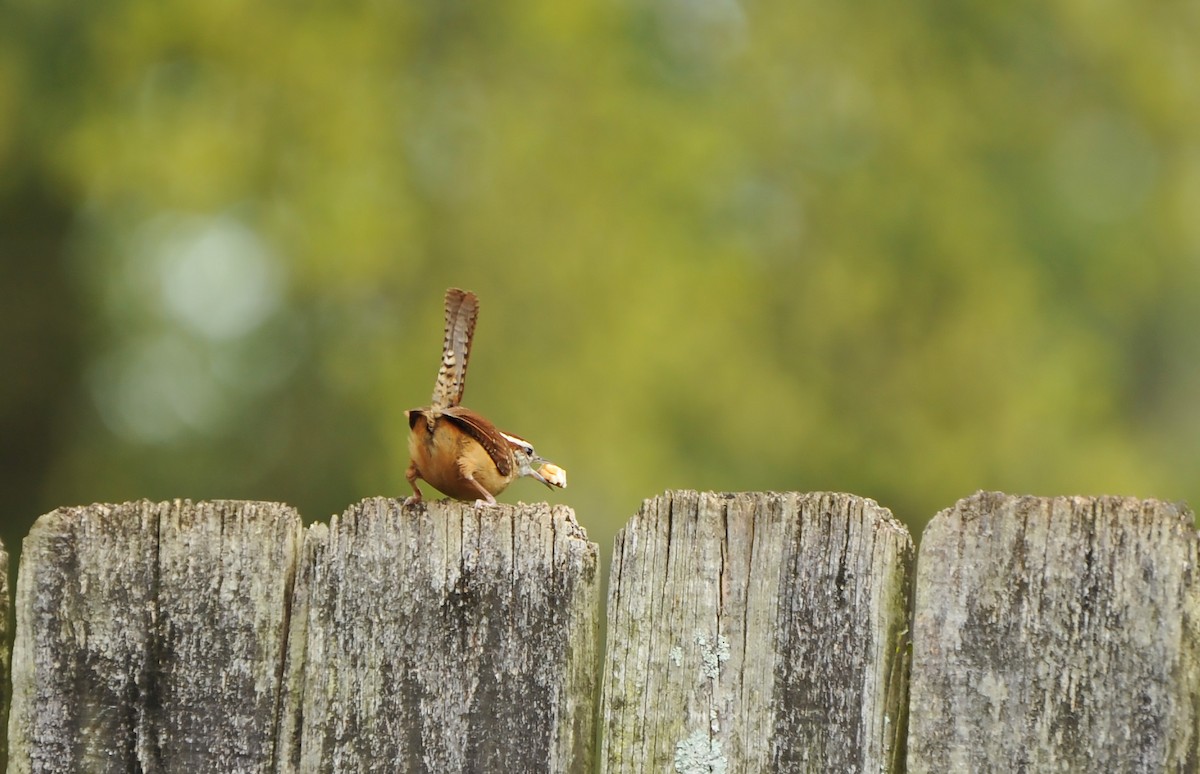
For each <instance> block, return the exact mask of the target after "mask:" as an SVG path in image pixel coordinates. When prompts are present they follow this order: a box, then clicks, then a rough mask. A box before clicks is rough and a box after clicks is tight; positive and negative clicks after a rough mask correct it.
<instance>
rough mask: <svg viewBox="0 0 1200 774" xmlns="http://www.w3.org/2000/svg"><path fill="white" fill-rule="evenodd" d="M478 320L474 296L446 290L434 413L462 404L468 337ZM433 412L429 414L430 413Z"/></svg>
mask: <svg viewBox="0 0 1200 774" xmlns="http://www.w3.org/2000/svg"><path fill="white" fill-rule="evenodd" d="M478 317H479V299H478V298H476V297H475V294H474V293H471V292H468V291H466V290H459V289H458V288H450V289H449V290H447V291H446V336H445V338H444V339H443V340H442V365H441V367H440V368H439V369H438V375H437V383H436V384H434V386H433V400H431V401H430V408H431V409H433V412H438V411H443V410H445V409H448V408H450V407H451V406H457V405H458V404H459V403H461V402H462V396H463V391H464V390H465V389H466V387H467V360H468V359H469V358H470V357H471V337H472V336H473V335H474V334H475V320H476V318H478ZM431 413H432V412H431Z"/></svg>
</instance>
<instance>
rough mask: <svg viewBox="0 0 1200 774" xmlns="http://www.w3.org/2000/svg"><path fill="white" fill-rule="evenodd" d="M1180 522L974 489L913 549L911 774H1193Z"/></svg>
mask: <svg viewBox="0 0 1200 774" xmlns="http://www.w3.org/2000/svg"><path fill="white" fill-rule="evenodd" d="M1196 553H1197V552H1196V534H1195V531H1194V528H1193V517H1192V514H1191V513H1190V512H1189V511H1188V510H1187V509H1186V508H1183V507H1180V506H1176V505H1170V504H1167V503H1162V502H1158V501H1154V500H1134V499H1121V498H1112V497H1103V498H1083V497H1070V498H1068V497H1058V498H1037V497H1009V496H1005V495H1000V494H996V493H980V494H977V495H975V496H974V497H971V498H968V499H965V500H962V501H960V502H959V503H958V504H957V505H956V506H955V507H953V508H950V509H948V510H946V511H943V512H942V513H940V514H939V515H938V516H937V517H936V518H935V519H934V520H933V521H932V522H930V524H929V526H928V528H927V529H926V530H925V534H924V537H923V539H922V543H921V556H920V560H919V562H918V571H917V583H916V608H915V610H916V612H915V616H914V624H913V667H912V688H911V699H912V703H911V724H910V733H909V742H908V751H909V757H908V768H909V771H910V772H918V773H919V772H947V771H971V772H987V771H996V772H1044V771H1129V772H1162V771H1195V770H1197V767H1198V765H1200V762H1198V759H1197V742H1198V740H1197V722H1198V718H1197V704H1198V703H1200V692H1198V687H1200V664H1198V651H1197V633H1198V626H1200V624H1198V621H1200V618H1198V617H1197V613H1198V612H1200V609H1198V605H1197V600H1198V596H1197V588H1196V575H1195V572H1196Z"/></svg>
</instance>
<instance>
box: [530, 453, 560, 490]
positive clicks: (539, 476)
mask: <svg viewBox="0 0 1200 774" xmlns="http://www.w3.org/2000/svg"><path fill="white" fill-rule="evenodd" d="M543 461H544V460H540V459H539V460H538V462H543ZM529 475H530V476H532V477H533V478H535V479H537V480H538V481H541V482H542V483H543V484H545V485H546V488H547V489H553V488H554V484H551V483H550V482H549V481H547V480H546V477H545V476H543V475H542V474H541V473H538V472H537V471H536V470H530V471H529Z"/></svg>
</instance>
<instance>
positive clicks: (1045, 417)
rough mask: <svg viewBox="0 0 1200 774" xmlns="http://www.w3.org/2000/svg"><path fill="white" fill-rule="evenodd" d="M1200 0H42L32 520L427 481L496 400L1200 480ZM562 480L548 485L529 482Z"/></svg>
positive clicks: (610, 452) (14, 237)
mask: <svg viewBox="0 0 1200 774" xmlns="http://www.w3.org/2000/svg"><path fill="white" fill-rule="evenodd" d="M1197 40H1200V6H1197V5H1196V4H1195V3H1190V2H1184V1H1183V0H1163V2H1158V3H1152V4H1146V3H1135V2H1133V1H1132V0H1112V1H1111V2H1106V3H1080V2H1075V1H1074V0H1051V1H1050V2H1048V3H1046V2H1036V3H1035V2H1030V1H1029V0H1016V1H1015V2H1009V3H980V2H976V3H972V2H965V3H964V2H957V3H948V2H944V1H943V0H918V1H917V2H915V3H908V4H903V5H896V4H885V3H878V2H867V3H864V4H861V5H860V4H853V3H852V4H846V3H841V4H839V3H814V2H805V1H804V0H800V2H785V1H784V0H742V1H741V2H739V0H583V1H582V2H576V3H561V2H547V1H546V0H514V2H509V3H501V4H491V5H488V4H475V5H468V4H466V3H462V2H458V1H457V0H432V1H430V0H411V1H406V2H377V1H376V0H363V1H362V2H356V1H355V0H340V1H339V2H336V3H334V2H320V0H316V1H313V2H299V3H296V2H288V3H280V2H277V3H273V2H270V1H269V0H267V1H266V2H258V3H246V2H239V1H238V0H170V1H169V2H150V1H149V0H104V2H100V3H91V4H86V3H85V4H79V3H63V2H56V1H55V0H49V2H46V1H44V0H2V4H0V249H2V251H3V261H2V263H0V303H2V310H3V311H2V314H3V321H4V325H3V329H2V330H0V358H2V359H0V362H2V363H3V364H4V366H3V369H4V374H5V376H4V378H3V379H0V396H2V398H0V412H2V414H0V421H2V427H0V432H2V433H3V444H4V446H3V469H2V471H0V475H2V476H3V481H2V482H0V508H2V511H0V516H2V519H3V537H4V539H5V541H6V543H7V544H8V545H9V546H10V547H11V548H15V547H16V545H17V544H18V543H19V540H20V538H21V537H22V536H23V535H24V534H25V532H26V530H27V529H28V527H29V524H30V523H31V521H32V520H33V518H35V517H36V516H37V515H38V514H40V513H42V512H45V511H47V510H50V509H53V508H54V507H57V506H60V505H70V504H77V503H90V502H94V501H123V500H128V499H135V498H141V497H147V498H151V499H160V498H174V497H190V498H253V499H267V500H282V501H286V502H289V503H291V504H293V505H296V506H298V507H299V508H300V509H301V511H302V512H303V513H304V514H305V516H306V517H307V518H310V519H313V518H322V519H323V518H326V517H327V516H328V515H329V514H330V513H333V512H340V511H341V510H342V509H343V508H344V507H345V506H346V505H347V504H349V503H350V502H352V501H356V500H358V499H359V498H361V497H364V496H368V495H376V494H385V495H392V496H397V497H403V496H406V495H407V494H408V490H407V487H406V485H405V481H404V470H405V467H406V464H407V449H406V434H407V427H406V424H405V421H404V415H403V412H404V410H405V409H407V408H411V407H414V406H418V405H424V404H425V403H426V402H427V401H428V399H429V394H430V391H431V389H432V386H433V381H434V375H435V372H436V369H437V365H438V354H439V346H440V341H441V325H442V310H441V303H442V295H443V293H444V291H445V289H446V287H448V286H450V285H458V286H462V287H466V288H469V289H472V290H474V291H476V292H478V293H479V294H480V296H481V300H482V313H481V317H480V324H479V328H478V334H477V337H476V346H475V350H474V353H473V357H472V362H471V375H470V379H469V381H468V390H467V400H466V403H467V405H470V406H471V407H473V408H475V409H478V410H480V411H482V412H483V413H484V414H486V415H487V416H489V417H491V418H492V419H494V420H495V421H496V422H497V424H498V425H500V426H501V427H503V428H505V429H508V430H511V431H514V432H517V433H519V434H521V435H523V436H525V437H527V438H529V439H530V440H532V441H533V442H534V443H535V444H536V446H537V447H538V449H539V451H541V452H542V453H544V454H545V455H546V456H547V457H549V458H551V459H553V460H554V461H556V462H558V463H559V464H561V465H563V466H564V467H566V468H567V470H568V471H569V474H570V481H571V487H570V488H569V489H568V490H566V491H565V492H555V493H551V494H549V495H548V496H549V497H550V498H551V499H553V500H556V501H561V502H566V503H569V504H571V505H572V506H574V507H575V509H576V511H577V512H578V514H579V517H580V520H581V521H582V522H583V523H584V525H585V526H587V527H588V528H589V530H590V532H591V534H592V536H593V538H594V539H597V540H599V541H600V542H601V544H602V545H604V546H605V547H606V549H607V547H608V546H609V545H610V543H611V539H612V536H613V533H614V532H615V530H616V529H617V528H618V527H619V526H620V525H621V524H622V523H623V522H624V521H625V520H626V519H627V518H628V517H629V516H630V515H631V514H632V513H633V511H634V510H635V509H636V508H637V507H638V505H639V503H640V501H641V499H642V498H644V497H649V496H652V495H654V494H656V493H658V492H660V491H662V490H664V489H667V488H675V487H694V488H700V489H780V490H783V489H797V490H847V491H851V492H854V493H857V494H861V495H865V496H869V497H873V498H875V499H877V500H878V501H879V502H881V503H882V504H884V505H886V506H888V507H890V508H892V509H893V511H894V512H896V513H897V515H898V516H900V517H901V518H902V519H903V520H905V521H906V522H907V523H908V524H909V525H910V527H912V528H913V530H914V532H915V533H916V534H919V530H920V529H921V527H922V525H923V524H924V522H925V521H926V520H927V519H928V518H929V517H930V516H931V515H933V514H934V513H935V512H936V511H937V510H938V509H940V508H943V507H946V506H948V505H950V504H951V503H952V502H953V501H954V500H955V499H957V498H958V497H961V496H964V495H967V494H970V493H971V492H973V491H974V490H976V489H980V488H997V489H1003V490H1007V491H1010V492H1034V493H1044V494H1060V493H1063V494H1065V493H1114V494H1135V495H1141V496H1156V497H1162V498H1166V499H1190V500H1191V501H1192V502H1193V503H1194V502H1196V501H1197V500H1200V477H1198V476H1197V475H1196V470H1197V461H1198V460H1200V336H1197V329H1198V326H1200V303H1198V301H1200V76H1198V75H1197V74H1198V73H1200V46H1197V45H1196V41H1197ZM546 496H547V492H546V491H545V490H543V489H541V488H540V487H538V486H537V485H536V484H534V483H533V482H519V483H517V484H515V485H514V486H513V487H512V488H511V489H510V490H509V491H508V492H507V493H506V494H505V495H504V497H503V499H505V500H507V501H509V502H512V501H516V500H519V499H525V500H533V499H540V498H543V497H546Z"/></svg>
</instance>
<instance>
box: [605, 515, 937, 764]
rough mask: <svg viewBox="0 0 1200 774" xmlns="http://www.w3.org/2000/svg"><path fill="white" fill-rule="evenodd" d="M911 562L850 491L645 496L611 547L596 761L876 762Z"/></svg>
mask: <svg viewBox="0 0 1200 774" xmlns="http://www.w3.org/2000/svg"><path fill="white" fill-rule="evenodd" d="M912 562H913V546H912V540H911V538H910V537H909V534H908V532H907V530H905V529H904V527H903V526H901V525H900V523H899V522H897V521H896V520H895V519H894V518H892V516H891V514H890V513H889V512H888V511H887V510H886V509H884V508H881V507H879V506H878V505H877V504H875V503H874V502H872V501H871V500H866V499H863V498H859V497H854V496H852V495H844V494H819V493H818V494H778V493H741V494H714V493H705V494H701V493H697V492H668V493H667V494H666V495H663V496H661V497H657V498H655V499H652V500H647V501H646V502H645V503H644V504H643V506H642V509H641V511H640V512H639V513H638V514H637V515H636V516H635V517H634V518H633V519H632V520H631V521H630V522H629V524H628V525H627V526H626V527H625V529H623V530H622V531H621V533H620V534H619V535H618V537H617V541H616V546H615V549H614V556H613V571H612V579H611V581H610V586H609V598H608V610H609V618H608V647H607V653H606V656H605V675H604V692H603V700H602V705H601V723H602V726H603V728H602V730H603V732H604V739H603V742H602V748H601V770H602V771H604V772H610V773H615V772H642V771H673V772H681V773H683V774H689V773H691V772H757V771H777V772H788V771H871V772H875V771H889V770H893V768H892V767H893V766H894V765H895V763H896V761H897V759H898V757H900V756H901V755H902V740H903V729H904V717H903V716H904V706H905V671H906V669H905V668H906V661H905V659H906V656H907V649H906V642H907V639H906V638H907V617H908V615H907V605H908V599H909V583H910V573H911V567H912Z"/></svg>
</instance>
